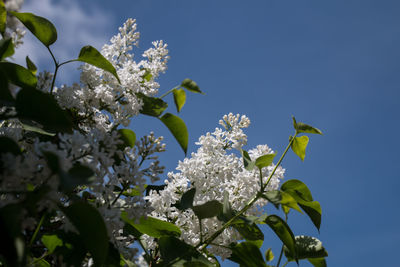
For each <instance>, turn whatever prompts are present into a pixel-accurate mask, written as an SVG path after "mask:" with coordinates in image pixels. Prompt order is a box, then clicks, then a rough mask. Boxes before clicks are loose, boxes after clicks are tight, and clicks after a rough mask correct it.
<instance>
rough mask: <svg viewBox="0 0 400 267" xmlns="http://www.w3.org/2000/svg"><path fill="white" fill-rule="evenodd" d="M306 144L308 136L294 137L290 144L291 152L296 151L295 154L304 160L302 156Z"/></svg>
mask: <svg viewBox="0 0 400 267" xmlns="http://www.w3.org/2000/svg"><path fill="white" fill-rule="evenodd" d="M307 144H308V137H307V136H300V137H295V138H294V140H293V142H292V145H291V148H292V150H293V152H294V153H296V155H297V156H299V157H300V159H301V160H302V161H304V157H305V156H306V148H307Z"/></svg>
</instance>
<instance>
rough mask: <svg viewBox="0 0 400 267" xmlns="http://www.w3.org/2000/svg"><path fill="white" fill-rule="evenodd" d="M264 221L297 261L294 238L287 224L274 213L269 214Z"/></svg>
mask: <svg viewBox="0 0 400 267" xmlns="http://www.w3.org/2000/svg"><path fill="white" fill-rule="evenodd" d="M265 223H266V224H268V225H269V227H271V229H272V230H273V231H274V232H275V234H276V235H277V236H278V237H279V239H280V240H281V241H282V242H283V244H284V245H285V246H286V247H287V248H288V250H289V252H290V253H291V255H294V258H295V259H296V261H297V251H296V246H295V239H294V235H293V232H292V230H291V229H290V227H289V225H288V224H287V223H286V222H285V221H284V220H283V219H282V218H280V217H279V216H276V215H269V216H268V217H267V219H266V220H265Z"/></svg>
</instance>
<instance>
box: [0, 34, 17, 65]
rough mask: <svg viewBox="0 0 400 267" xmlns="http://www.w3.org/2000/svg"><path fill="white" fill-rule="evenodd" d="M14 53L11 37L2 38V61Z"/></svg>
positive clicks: (0, 45) (0, 47) (0, 56)
mask: <svg viewBox="0 0 400 267" xmlns="http://www.w3.org/2000/svg"><path fill="white" fill-rule="evenodd" d="M12 55H14V45H13V42H12V40H11V38H6V39H1V40H0V61H1V60H3V59H5V58H7V57H10V56H12Z"/></svg>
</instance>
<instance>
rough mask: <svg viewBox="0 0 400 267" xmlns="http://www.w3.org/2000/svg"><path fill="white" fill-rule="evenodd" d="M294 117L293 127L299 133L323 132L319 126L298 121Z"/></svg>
mask: <svg viewBox="0 0 400 267" xmlns="http://www.w3.org/2000/svg"><path fill="white" fill-rule="evenodd" d="M292 119H293V127H294V129H295V130H296V131H297V132H298V133H310V134H322V132H321V130H319V129H317V128H314V127H312V126H310V125H307V124H305V123H302V122H297V121H296V119H295V118H294V117H293V116H292Z"/></svg>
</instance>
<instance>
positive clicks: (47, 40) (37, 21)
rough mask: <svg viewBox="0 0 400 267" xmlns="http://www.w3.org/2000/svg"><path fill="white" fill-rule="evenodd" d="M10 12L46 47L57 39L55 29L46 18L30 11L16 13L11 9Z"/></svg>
mask: <svg viewBox="0 0 400 267" xmlns="http://www.w3.org/2000/svg"><path fill="white" fill-rule="evenodd" d="M10 13H11V14H13V15H14V16H15V17H17V18H18V19H19V21H21V22H22V24H24V25H25V27H26V28H27V29H28V30H30V31H31V32H32V33H33V35H35V36H36V38H38V39H39V41H41V42H42V43H43V44H44V45H45V46H47V47H48V46H50V45H51V44H53V43H54V42H55V41H56V40H57V30H56V28H55V27H54V25H53V24H52V23H51V22H50V21H48V20H47V19H45V18H42V17H39V16H36V15H34V14H32V13H18V12H12V11H11V12H10Z"/></svg>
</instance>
